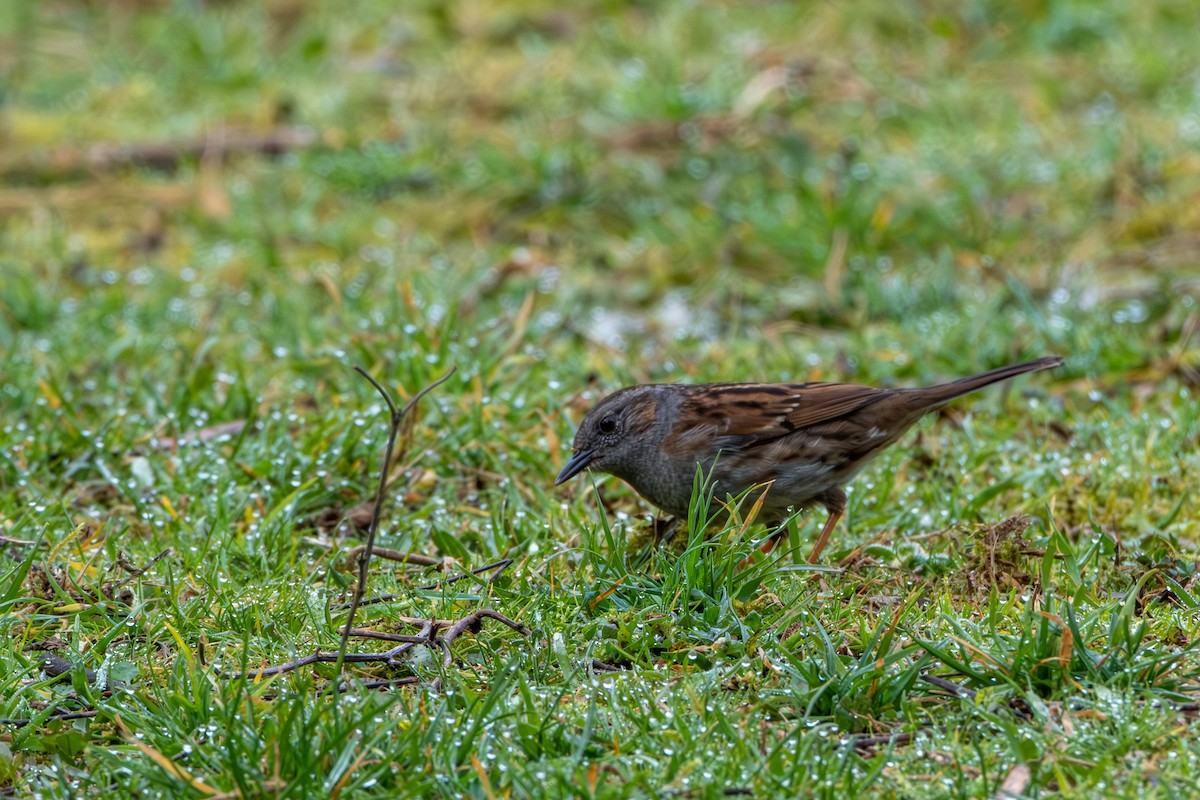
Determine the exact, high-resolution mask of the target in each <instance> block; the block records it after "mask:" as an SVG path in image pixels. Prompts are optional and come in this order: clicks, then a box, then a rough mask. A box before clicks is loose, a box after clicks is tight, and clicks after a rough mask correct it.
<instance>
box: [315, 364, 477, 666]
mask: <svg viewBox="0 0 1200 800" xmlns="http://www.w3.org/2000/svg"><path fill="white" fill-rule="evenodd" d="M455 369H456V368H455V367H451V368H450V371H449V372H447V373H446V374H445V375H443V376H442V377H440V378H438V379H437V380H436V381H434V382H433V383H431V384H429V385H428V386H426V387H425V388H424V389H422V390H421V391H419V392H417V393H416V394H415V395H413V397H412V399H411V400H409V401H408V403H407V404H406V405H405V406H404V408H402V409H399V410H397V409H396V403H395V402H394V401H393V400H392V395H391V393H390V392H388V390H387V389H384V388H383V386H382V385H380V383H379V381H377V380H375V379H374V378H373V377H371V374H370V373H369V372H367V371H366V370H365V369H363V368H362V367H360V366H355V367H354V370H355V372H357V373H358V374H359V375H362V376H363V377H364V378H366V379H367V381H368V382H369V383H370V384H371V385H372V386H374V387H375V391H377V392H378V393H379V396H380V397H382V398H383V401H384V402H385V403H387V407H388V411H389V412H390V414H391V417H390V421H389V423H390V424H389V425H388V440H387V448H386V449H385V450H384V454H383V465H382V466H381V467H380V470H379V487H378V488H377V489H376V491H375V507H374V508H373V509H371V524H370V527H368V528H367V541H366V543H365V544H364V545H363V551H362V553H360V554H359V556H358V585H357V586H355V587H354V595H353V597H352V598H351V600H350V611H349V613H348V614H347V617H346V626H345V628H343V629H342V641H341V644H339V645H338V659H337V672H338V674H341V671H342V664H343V663H345V659H344V656H346V655H347V651H348V650H349V649H350V627H351V626H352V625H354V615H355V614H356V613H358V606H359V604H360V603H362V599H363V595H364V594H366V591H367V577H368V574H369V571H370V565H371V552H372V551H373V550H374V549H375V534H376V533H377V532H378V531H379V515H380V510H381V509H382V508H383V498H384V495H385V494H386V493H387V482H388V480H387V479H388V470H389V469H391V466H392V455H393V453H395V450H396V438H397V437H398V436H399V435H400V424H401V423H402V422H403V421H404V417H405V415H407V414H408V412H409V411H411V410H412V409H413V407H415V406H416V404H417V403H418V402H419V401H420V399H421V398H422V397H424V396H425V395H426V394H428V393H429V392H431V391H433V390H434V389H435V388H437V387H438V386H440V385H442V384H443V383H445V382H446V381H448V380H449V379H450V376H451V375H453V374H454V370H455Z"/></svg>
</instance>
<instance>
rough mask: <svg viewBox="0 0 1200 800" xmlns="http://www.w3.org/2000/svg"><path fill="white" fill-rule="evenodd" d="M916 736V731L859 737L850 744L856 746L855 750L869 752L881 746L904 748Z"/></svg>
mask: <svg viewBox="0 0 1200 800" xmlns="http://www.w3.org/2000/svg"><path fill="white" fill-rule="evenodd" d="M916 735H917V732H916V731H903V732H901V733H889V734H885V735H883V736H859V737H856V738H854V739H851V740H850V743H851V744H853V745H854V749H855V750H867V749H869V748H872V747H878V746H879V745H881V744H891V745H896V746H902V745H906V744H910V743H911V742H912V740H913V739H914V738H915V737H916Z"/></svg>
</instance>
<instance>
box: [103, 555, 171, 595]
mask: <svg viewBox="0 0 1200 800" xmlns="http://www.w3.org/2000/svg"><path fill="white" fill-rule="evenodd" d="M170 554H171V548H169V547H168V548H167V549H166V550H163V551H162V552H161V553H159V554H158V555H156V556H155V557H154V558H152V559H150V560H149V561H147V562H146V566H144V567H141V568H138V567H135V566H133V564H130V563H129V561H128V560H127V559H126V558H125V554H124V553H121V554H120V555H119V556H117V566H118V567H120V568H121V569H123V570H125V572H126V573H128V574H127V575H126V577H125V580H123V581H121V582H120V583H117V584H114V585H113V586H112V588H111V589H109V592H110V593H111V592H114V591H116V590H117V589H120V588H121V587H122V586H124V585H125V584H127V583H129V582H130V581H131V580H133V579H134V578H140V577H142V576H143V575H145V574H146V573H147V572H149V571H150V568H151V567H153V566H154V565H155V564H157V563H158V562H159V561H162V560H163V559H164V558H166V557H167V556H169V555H170Z"/></svg>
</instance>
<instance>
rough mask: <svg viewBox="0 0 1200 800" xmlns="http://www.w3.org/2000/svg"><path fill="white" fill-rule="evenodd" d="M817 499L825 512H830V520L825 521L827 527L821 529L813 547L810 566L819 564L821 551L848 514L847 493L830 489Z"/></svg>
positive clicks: (809, 559) (810, 554) (809, 561)
mask: <svg viewBox="0 0 1200 800" xmlns="http://www.w3.org/2000/svg"><path fill="white" fill-rule="evenodd" d="M817 499H818V500H819V501H820V502H821V503H822V504H824V506H825V510H826V511H828V512H829V518H828V519H826V520H825V527H824V528H822V529H821V535H820V536H818V537H817V543H816V544H815V545H813V549H812V552H811V553H809V554H808V563H810V564H815V563H817V559H819V558H820V557H821V551H822V550H824V549H825V543H826V542H828V541H829V534H831V533H833V529H834V527H835V526H836V525H837V524H838V520H839V519H841V518H842V515H843V514H845V513H846V493H845V492H843V491H842V490H841V489H830V490H829V491H828V492H826V493H825V494H823V495H821V496H820V497H818V498H817Z"/></svg>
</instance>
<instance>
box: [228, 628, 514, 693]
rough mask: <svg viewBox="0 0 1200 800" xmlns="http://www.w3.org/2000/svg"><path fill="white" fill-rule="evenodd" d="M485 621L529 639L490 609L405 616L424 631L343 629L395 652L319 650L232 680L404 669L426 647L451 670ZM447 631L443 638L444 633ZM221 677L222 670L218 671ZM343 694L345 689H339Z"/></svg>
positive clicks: (243, 674) (238, 674)
mask: <svg viewBox="0 0 1200 800" xmlns="http://www.w3.org/2000/svg"><path fill="white" fill-rule="evenodd" d="M485 619H494V620H496V621H497V622H502V623H503V624H505V625H507V626H508V627H510V628H512V629H513V630H514V631H516V632H517V633H519V634H521V635H522V636H528V635H529V634H530V631H529V629H528V628H526V627H525V626H524V625H522V624H521V623H519V622H516V621H515V620H511V619H509V618H508V617H506V616H504V615H503V614H501V613H499V612H498V611H492V610H491V609H489V608H477V609H475V610H474V611H472V612H471V613H470V614H468V615H467V616H465V617H463V618H462V619H459V620H451V619H426V620H422V619H418V618H414V617H405V618H403V619H402V620H401V621H402V622H405V623H407V624H410V625H414V626H418V625H419V626H420V628H421V629H420V631H418V632H417V633H416V634H414V635H411V636H406V635H401V634H393V633H383V632H380V631H372V630H369V629H366V628H350V627H345V628H343V629H342V636H343V638H346V639H348V638H349V637H350V636H355V637H360V638H371V639H380V640H384V641H389V642H396V643H397V644H396V646H395V647H393V648H392V649H391V650H385V651H383V652H381V653H350V652H347V653H342V652H341V651H340V650H339V651H338V652H336V653H323V652H321V651H320V650H318V651H317V652H315V653H312V654H310V655H307V656H302V657H300V658H297V659H295V660H293V661H288V662H286V663H284V664H276V665H274V666H269V667H262V668H260V669H256V670H250V671H247V672H240V673H236V674H233V675H230V676H229V678H230V679H232V680H237V679H239V678H250V679H252V680H255V681H258V680H262V679H263V678H270V677H274V676H275V675H281V674H283V673H285V672H294V671H295V670H298V669H303V668H304V667H307V666H311V665H312V664H383V665H384V666H387V667H393V668H396V667H400V666H403V663H404V662H403V661H402V660H401V658H400V657H401V656H403V655H404V654H405V653H407V652H408V651H409V650H412V649H413V648H414V647H417V646H419V645H423V646H425V647H428V648H430V649H434V648H436V649H437V650H438V651H439V652H440V653H441V654H442V664H443V666H444V667H445V668H449V667H450V665H451V664H452V663H453V659H452V657H451V654H450V646H451V645H452V644H453V643H454V641H455V640H456V639H458V638H459V637H460V636H462V635H463V634H464V633H477V632H478V631H479V630H480V629H482V627H483V621H484V620H485ZM443 630H444V631H445V633H444V634H441V635H439V632H440V631H443ZM217 672H218V674H220V672H219V671H217ZM338 691H341V686H339V687H338Z"/></svg>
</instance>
